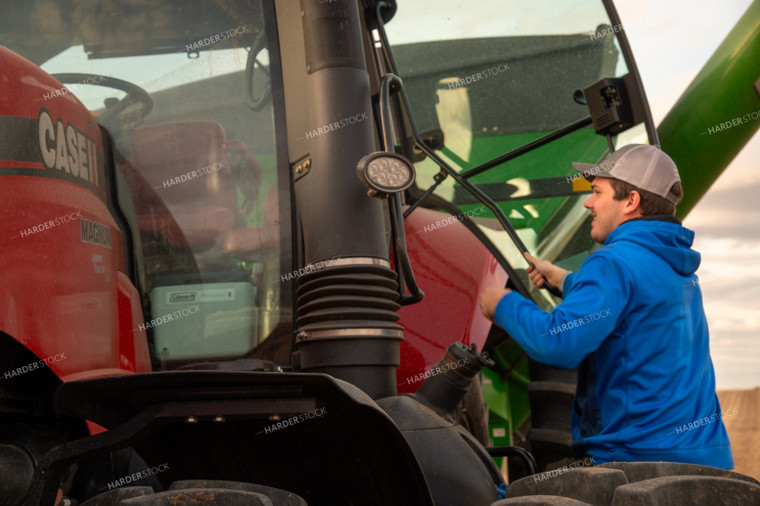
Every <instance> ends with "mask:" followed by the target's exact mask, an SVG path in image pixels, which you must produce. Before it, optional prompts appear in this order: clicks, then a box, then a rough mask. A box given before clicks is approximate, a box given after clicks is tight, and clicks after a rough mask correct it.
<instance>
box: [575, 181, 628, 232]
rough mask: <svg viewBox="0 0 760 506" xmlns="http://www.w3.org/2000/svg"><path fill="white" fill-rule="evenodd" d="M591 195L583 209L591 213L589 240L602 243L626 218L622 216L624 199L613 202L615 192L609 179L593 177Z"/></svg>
mask: <svg viewBox="0 0 760 506" xmlns="http://www.w3.org/2000/svg"><path fill="white" fill-rule="evenodd" d="M591 190H592V191H593V193H592V194H591V196H590V197H589V198H588V200H586V202H584V204H583V207H585V208H586V209H588V210H590V211H591V216H592V217H593V218H594V220H593V221H592V222H591V238H592V239H593V240H595V241H596V242H600V243H602V244H603V243H604V241H605V240H606V239H607V236H608V235H610V232H612V231H613V230H615V228H616V227H617V226H618V225H620V224H621V223H622V222H623V221H625V219H626V218H627V217H626V216H625V215H624V214H623V208H624V207H625V202H626V199H623V200H615V199H614V198H613V197H614V196H615V190H614V189H613V188H612V185H611V184H610V180H609V178H606V177H595V178H594V182H593V183H591Z"/></svg>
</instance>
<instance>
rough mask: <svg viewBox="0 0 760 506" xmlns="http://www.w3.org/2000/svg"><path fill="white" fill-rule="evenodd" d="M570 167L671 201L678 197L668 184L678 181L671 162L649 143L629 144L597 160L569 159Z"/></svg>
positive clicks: (592, 177)
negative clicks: (589, 161)
mask: <svg viewBox="0 0 760 506" xmlns="http://www.w3.org/2000/svg"><path fill="white" fill-rule="evenodd" d="M573 168H574V169H575V170H577V171H578V172H580V173H581V175H583V177H585V178H586V179H587V180H589V181H593V180H594V178H595V177H597V176H601V177H609V178H613V179H619V180H620V181H625V182H626V183H630V184H632V185H633V186H635V187H637V188H641V189H642V190H646V191H648V192H651V193H654V194H655V195H659V196H660V197H662V198H664V199H667V200H668V201H670V202H671V203H673V204H678V202H679V201H680V200H681V199H680V198H678V197H676V196H675V195H673V194H671V193H670V187H671V186H673V184H674V183H676V182H678V181H681V177H680V176H679V175H678V168H677V167H676V164H675V162H674V161H673V160H672V159H671V158H670V157H669V156H668V155H667V154H666V153H665V152H664V151H663V150H661V149H660V148H658V147H655V146H650V145H649V144H629V145H627V146H623V147H622V148H620V149H619V150H617V151H615V152H614V153H612V154H611V155H610V156H608V157H607V158H606V159H605V160H604V161H602V162H601V163H580V162H573Z"/></svg>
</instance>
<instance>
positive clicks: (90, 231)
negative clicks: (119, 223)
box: [79, 218, 111, 248]
mask: <svg viewBox="0 0 760 506" xmlns="http://www.w3.org/2000/svg"><path fill="white" fill-rule="evenodd" d="M79 221H80V224H81V225H82V242H88V243H90V244H97V245H98V246H103V247H106V248H110V247H111V227H109V226H108V225H103V224H102V223H98V222H97V221H92V220H86V219H84V218H81V219H80V220H79Z"/></svg>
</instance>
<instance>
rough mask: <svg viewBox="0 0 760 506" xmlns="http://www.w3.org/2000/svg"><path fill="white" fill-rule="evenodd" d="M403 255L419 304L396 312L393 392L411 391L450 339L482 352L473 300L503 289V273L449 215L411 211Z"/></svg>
mask: <svg viewBox="0 0 760 506" xmlns="http://www.w3.org/2000/svg"><path fill="white" fill-rule="evenodd" d="M405 228H406V237H407V247H408V250H409V257H410V259H411V262H412V266H413V268H414V274H415V278H416V279H417V283H418V284H419V285H420V288H422V290H423V291H424V292H425V298H424V300H423V301H422V302H419V303H417V304H412V305H410V306H405V307H403V308H401V310H400V311H399V314H400V315H401V320H400V321H399V323H400V324H401V325H403V326H404V328H405V331H404V341H403V342H402V343H401V366H400V367H399V368H398V369H397V372H396V378H397V383H398V391H399V393H407V392H414V391H416V390H417V388H418V387H419V386H420V384H421V383H422V375H424V373H425V372H426V371H429V370H430V369H432V368H433V367H434V366H435V365H436V364H437V363H438V361H439V360H440V359H441V358H442V357H443V355H444V353H445V352H446V348H447V347H448V346H449V345H450V344H451V343H454V342H456V341H460V342H463V343H465V344H467V345H469V344H470V343H476V344H477V346H478V349H479V350H480V349H482V347H483V344H484V343H485V340H486V337H487V335H488V330H489V328H490V326H491V322H490V321H488V320H487V319H486V318H485V317H484V316H483V315H482V314H481V312H480V307H479V305H478V299H479V297H480V294H481V293H482V292H483V290H485V289H486V288H489V287H491V286H497V285H498V286H502V287H503V286H504V285H505V284H506V280H507V274H506V272H505V271H504V269H502V268H501V266H499V264H498V263H497V262H496V260H495V259H494V258H493V256H492V255H491V254H490V253H489V251H488V250H487V249H486V248H485V246H483V244H482V243H481V242H480V241H478V240H477V239H476V238H475V236H474V235H472V233H471V232H470V231H469V230H467V228H466V227H465V226H464V225H462V223H461V222H460V221H458V220H457V219H456V218H455V217H451V216H450V215H448V214H442V213H439V212H435V211H430V210H428V209H416V210H415V211H414V212H413V213H412V214H411V215H410V216H409V217H408V218H407V219H406V220H405Z"/></svg>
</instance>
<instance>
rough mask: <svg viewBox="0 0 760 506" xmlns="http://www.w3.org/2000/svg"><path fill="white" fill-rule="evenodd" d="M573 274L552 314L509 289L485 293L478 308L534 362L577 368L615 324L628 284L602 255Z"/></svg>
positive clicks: (613, 265) (625, 298) (626, 293)
mask: <svg viewBox="0 0 760 506" xmlns="http://www.w3.org/2000/svg"><path fill="white" fill-rule="evenodd" d="M573 278H574V279H573V282H572V283H571V284H568V288H569V289H568V290H567V293H566V294H565V300H564V301H563V302H562V303H561V304H560V305H558V306H557V307H555V308H554V310H553V311H552V312H551V313H547V312H546V311H543V310H542V309H540V308H539V307H538V306H536V305H535V304H534V303H533V302H532V301H529V300H527V299H525V298H524V297H523V296H521V295H520V294H518V293H516V292H512V291H511V290H508V291H505V290H489V291H486V292H485V293H484V294H483V296H482V297H481V309H482V310H483V313H484V314H485V315H486V316H489V312H490V314H493V315H494V321H495V322H496V323H497V324H499V325H500V326H501V327H502V328H504V329H505V330H506V331H507V332H508V333H509V334H510V335H511V336H512V337H513V338H514V339H515V340H516V341H517V342H518V343H519V344H520V346H521V347H522V348H523V349H524V350H525V351H526V352H527V353H528V355H530V356H531V357H532V358H533V359H534V360H537V361H539V362H543V363H545V364H549V365H552V366H555V367H564V368H573V367H577V366H578V364H579V363H580V362H581V361H582V360H583V359H584V358H585V357H586V356H587V355H588V354H589V353H592V352H593V351H595V350H596V349H597V348H598V347H599V346H600V345H601V343H602V342H603V341H604V340H605V339H606V338H607V336H609V335H610V334H611V333H612V332H613V331H614V330H615V328H616V327H617V322H618V320H619V318H620V316H621V313H622V311H623V308H624V307H625V304H626V301H627V300H628V296H629V294H628V290H629V287H628V286H627V283H625V282H624V278H623V275H622V272H621V271H620V268H619V267H618V266H617V265H616V264H614V263H611V262H609V261H608V260H607V259H606V258H604V257H602V256H595V257H589V259H588V260H587V261H586V262H585V263H584V266H583V269H582V270H581V272H579V273H577V274H575V275H574V277H573ZM550 282H551V281H550ZM494 300H496V304H495V306H494V307H493V310H492V312H491V311H490V309H491V308H490V307H489V306H490V304H492V302H493V301H494Z"/></svg>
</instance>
